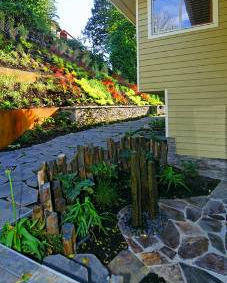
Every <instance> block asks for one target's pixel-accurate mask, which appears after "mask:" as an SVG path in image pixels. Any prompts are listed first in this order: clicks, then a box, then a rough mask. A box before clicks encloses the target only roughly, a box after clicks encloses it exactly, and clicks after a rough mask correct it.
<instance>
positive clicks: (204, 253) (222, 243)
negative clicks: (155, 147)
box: [119, 181, 227, 283]
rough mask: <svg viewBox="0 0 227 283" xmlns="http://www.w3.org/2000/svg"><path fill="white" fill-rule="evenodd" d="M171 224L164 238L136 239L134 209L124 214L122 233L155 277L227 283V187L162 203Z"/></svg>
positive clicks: (161, 235) (226, 184)
mask: <svg viewBox="0 0 227 283" xmlns="http://www.w3.org/2000/svg"><path fill="white" fill-rule="evenodd" d="M159 207H160V210H161V211H162V213H164V214H165V215H166V216H167V218H168V223H167V225H166V227H165V228H164V230H163V231H162V232H161V233H157V234H156V235H147V234H140V235H138V234H136V233H135V229H133V228H130V225H129V223H130V219H131V207H130V206H128V207H126V208H124V209H122V210H121V211H120V213H119V227H120V230H121V232H122V234H123V236H124V238H125V239H126V241H127V242H128V245H129V249H130V251H131V252H132V253H133V254H134V255H135V256H136V257H137V258H138V259H139V261H140V262H142V263H143V264H144V265H145V266H146V267H147V268H148V270H149V271H150V272H154V273H156V274H157V275H159V276H160V277H163V278H164V279H165V280H166V282H168V283H221V282H223V283H226V282H227V224H226V220H227V219H226V217H227V182H224V181H223V182H221V183H219V185H218V186H217V187H216V189H215V190H214V191H213V192H212V193H211V195H210V196H208V197H206V196H202V197H192V198H188V199H183V200H178V199H176V200H161V201H160V202H159Z"/></svg>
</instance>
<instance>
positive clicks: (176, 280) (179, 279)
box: [152, 264, 208, 283]
mask: <svg viewBox="0 0 227 283" xmlns="http://www.w3.org/2000/svg"><path fill="white" fill-rule="evenodd" d="M152 269H153V271H154V272H155V273H156V274H158V276H160V277H162V278H164V279H165V280H166V282H168V283H185V281H184V279H183V276H182V273H181V270H180V267H179V265H178V264H175V265H163V266H154V267H153V268H152ZM207 283H208V282H207Z"/></svg>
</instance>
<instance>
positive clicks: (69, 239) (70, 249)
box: [62, 223, 76, 257]
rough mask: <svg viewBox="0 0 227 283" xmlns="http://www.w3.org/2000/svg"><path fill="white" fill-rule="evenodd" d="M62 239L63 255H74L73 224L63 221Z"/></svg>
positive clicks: (74, 237)
mask: <svg viewBox="0 0 227 283" xmlns="http://www.w3.org/2000/svg"><path fill="white" fill-rule="evenodd" d="M62 240H63V249H64V255H65V256H67V257H69V256H72V255H75V244H76V232H75V227H74V225H73V224H71V223H65V224H64V225H63V226H62Z"/></svg>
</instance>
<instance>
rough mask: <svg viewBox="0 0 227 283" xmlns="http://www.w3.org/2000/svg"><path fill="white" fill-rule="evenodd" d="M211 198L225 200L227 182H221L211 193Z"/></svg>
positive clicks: (226, 196)
mask: <svg viewBox="0 0 227 283" xmlns="http://www.w3.org/2000/svg"><path fill="white" fill-rule="evenodd" d="M210 198H214V199H225V198H227V182H225V181H222V182H220V183H219V184H218V185H217V187H216V188H215V190H214V191H213V192H212V193H211V195H210Z"/></svg>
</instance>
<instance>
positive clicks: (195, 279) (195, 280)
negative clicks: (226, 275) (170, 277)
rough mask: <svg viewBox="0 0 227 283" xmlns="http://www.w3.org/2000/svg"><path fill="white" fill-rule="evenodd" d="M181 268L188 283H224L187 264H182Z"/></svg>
mask: <svg viewBox="0 0 227 283" xmlns="http://www.w3.org/2000/svg"><path fill="white" fill-rule="evenodd" d="M181 268H182V270H183V273H184V275H185V278H186V282H187V283H223V281H220V280H219V279H218V278H216V277H214V276H212V275H211V274H209V273H207V272H205V271H204V270H201V269H199V268H195V267H192V266H189V265H186V264H181Z"/></svg>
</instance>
